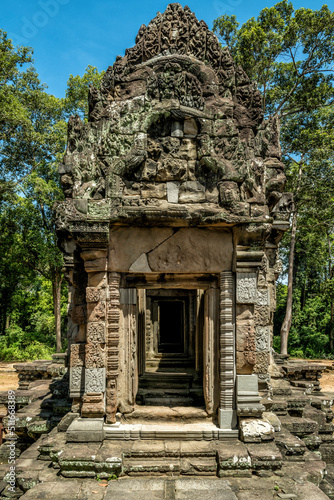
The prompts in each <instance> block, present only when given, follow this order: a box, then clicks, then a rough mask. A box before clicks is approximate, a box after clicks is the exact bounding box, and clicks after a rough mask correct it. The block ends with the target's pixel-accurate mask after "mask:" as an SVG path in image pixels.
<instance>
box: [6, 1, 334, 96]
mask: <svg viewBox="0 0 334 500" xmlns="http://www.w3.org/2000/svg"><path fill="white" fill-rule="evenodd" d="M168 3H169V2H168V1H162V0H143V1H141V2H139V1H138V0H126V1H122V0H117V2H116V1H115V0H109V1H108V0H80V1H79V0H6V1H4V2H2V6H1V20H0V28H1V29H3V30H5V31H7V33H8V34H9V36H10V38H12V39H13V42H14V44H15V45H28V46H31V47H33V49H34V58H35V67H36V69H37V72H38V74H39V75H40V79H41V81H42V82H43V83H46V84H47V85H48V87H49V88H48V91H49V92H50V93H52V94H54V95H56V96H57V97H63V96H64V94H65V88H66V82H67V79H68V77H69V75H70V74H73V75H77V74H79V75H82V74H83V73H84V71H85V68H86V67H87V66H88V65H89V64H91V65H92V66H96V67H97V68H98V70H99V71H101V70H103V69H106V68H107V67H108V66H109V65H112V64H113V63H114V61H115V58H116V56H117V55H124V52H125V49H126V48H128V47H132V46H133V45H134V41H135V37H136V34H137V32H138V29H139V27H140V26H141V24H148V23H149V22H150V20H151V19H152V18H153V17H155V15H156V13H157V12H158V11H160V12H163V11H164V10H165V9H166V6H167V5H168ZM179 3H181V5H182V6H185V5H188V6H189V7H190V9H191V10H192V11H193V12H194V13H195V14H196V16H197V18H198V19H203V20H204V21H205V22H206V23H207V24H208V26H209V28H210V29H211V28H212V23H213V20H214V19H216V18H217V17H218V16H220V15H222V14H229V15H231V14H235V15H236V16H237V19H238V21H239V22H240V23H243V22H245V21H246V20H247V19H249V18H250V17H253V16H254V17H257V15H258V13H259V12H260V10H261V9H263V8H264V7H270V6H272V5H275V3H277V0H257V1H255V0H201V1H200V0H189V1H188V2H182V1H180V2H179ZM324 3H325V2H324ZM326 3H327V5H328V7H329V8H330V9H331V10H334V0H329V1H327V2H326ZM293 5H294V8H295V9H297V8H300V7H306V8H311V9H318V8H320V6H321V5H322V2H315V1H314V0H295V1H293Z"/></svg>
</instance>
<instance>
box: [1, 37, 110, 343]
mask: <svg viewBox="0 0 334 500" xmlns="http://www.w3.org/2000/svg"><path fill="white" fill-rule="evenodd" d="M31 63H32V50H31V49H28V48H26V47H18V48H16V49H15V48H14V47H13V45H12V42H11V41H10V40H8V38H7V35H6V33H5V32H3V31H0V104H1V105H2V106H1V108H0V133H1V135H0V166H1V174H0V175H1V178H0V228H1V230H2V231H1V234H0V245H1V248H2V257H3V259H2V262H1V264H0V305H1V307H0V321H1V332H2V333H4V332H5V331H6V328H7V329H8V325H9V318H10V316H11V317H12V318H16V319H15V321H19V323H20V325H19V326H20V327H24V328H27V329H29V325H28V324H27V321H26V320H25V319H23V318H22V316H21V315H20V314H19V312H18V311H16V310H15V307H17V303H18V297H20V305H21V307H23V309H26V308H25V306H24V305H22V300H23V302H24V301H26V303H27V301H28V302H29V300H30V299H29V293H28V294H22V291H23V290H28V289H30V290H32V289H34V290H38V289H39V288H40V277H43V279H46V280H47V281H49V282H50V283H51V284H52V296H53V312H54V322H55V332H56V345H57V351H58V352H59V351H60V350H61V312H60V308H61V302H62V299H61V291H62V282H63V277H62V272H61V269H62V254H61V252H60V251H59V249H58V247H57V240H56V233H55V227H54V212H53V205H54V203H55V201H57V200H61V199H63V193H62V189H61V187H60V178H59V175H58V164H59V163H61V160H62V155H63V153H64V150H65V146H66V134H67V123H66V121H67V119H68V115H69V114H70V113H80V114H81V116H82V117H83V118H85V117H86V116H87V115H88V104H87V100H88V99H87V98H88V88H89V84H98V83H99V81H100V80H101V78H102V75H103V74H99V73H98V71H97V69H96V68H93V67H91V66H89V67H88V68H87V71H86V73H85V74H84V75H83V76H82V77H80V76H73V75H71V76H70V78H69V81H68V89H67V92H66V98H65V99H59V98H56V97H54V96H52V95H50V94H48V93H47V92H46V86H45V85H43V84H41V82H40V80H39V78H38V75H37V73H36V71H35V69H34V68H33V66H32V65H31ZM22 297H25V298H24V299H22ZM31 322H32V317H31V318H30V323H31Z"/></svg>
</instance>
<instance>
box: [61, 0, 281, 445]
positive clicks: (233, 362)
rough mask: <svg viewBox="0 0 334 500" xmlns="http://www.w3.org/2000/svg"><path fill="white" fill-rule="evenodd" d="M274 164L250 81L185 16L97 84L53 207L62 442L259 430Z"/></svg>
mask: <svg viewBox="0 0 334 500" xmlns="http://www.w3.org/2000/svg"><path fill="white" fill-rule="evenodd" d="M280 155H281V151H280V145H279V124H278V123H277V121H276V120H275V119H270V120H265V119H264V116H263V110H262V107H261V95H260V93H259V91H258V90H257V88H256V84H254V83H252V82H250V81H249V78H248V77H247V75H246V74H245V72H244V71H243V69H242V68H241V67H240V66H236V64H235V63H234V61H233V59H232V57H231V55H230V53H229V51H228V50H227V49H226V48H221V47H220V45H219V43H218V40H217V38H216V37H215V35H214V34H213V33H212V32H210V31H209V29H208V27H207V26H206V24H205V23H204V22H203V21H200V22H199V21H198V20H197V19H196V17H195V15H194V14H193V13H192V12H191V11H190V9H189V8H188V7H185V8H182V7H181V6H180V5H179V4H171V5H169V6H168V7H167V10H166V11H165V13H164V14H160V13H158V15H157V16H156V17H155V18H154V19H153V20H152V21H151V22H150V24H149V25H148V26H147V27H146V26H144V25H143V26H141V28H140V30H139V32H138V35H137V37H136V44H135V46H134V47H132V48H130V49H128V50H127V51H126V53H125V56H124V57H120V56H118V57H117V58H116V62H115V63H114V65H113V66H110V67H109V68H108V69H107V71H106V73H105V75H104V78H103V80H102V83H101V87H100V88H99V89H96V88H93V87H91V88H90V91H89V118H88V123H83V122H82V121H81V119H80V118H79V117H77V116H76V117H72V118H70V120H69V124H68V144H67V150H66V154H65V157H64V163H63V164H62V165H61V166H60V174H61V182H62V186H63V189H64V193H65V201H63V202H61V203H60V204H59V205H58V207H57V231H58V237H59V242H60V243H59V244H60V246H61V248H62V250H63V252H64V260H65V269H66V273H67V277H68V281H69V283H70V285H69V290H70V303H69V327H68V340H69V357H70V396H71V397H72V398H73V406H72V411H74V412H76V414H78V415H79V418H77V419H76V420H75V421H74V422H73V423H72V424H71V426H70V427H69V430H68V440H71V432H73V433H75V440H80V439H82V440H83V441H85V440H103V439H137V440H140V439H159V438H160V437H161V438H162V437H166V435H167V436H171V437H173V436H176V437H180V438H181V439H182V438H185V439H187V436H188V438H189V436H190V437H191V438H192V439H197V440H201V439H203V440H214V439H216V440H217V439H218V440H219V439H228V438H229V437H234V438H235V437H236V436H238V432H239V428H240V427H241V426H242V422H243V421H244V420H245V417H248V418H249V417H253V418H255V419H259V424H260V423H261V416H262V412H263V411H264V409H265V408H264V406H263V404H262V403H261V397H266V396H268V394H270V375H271V374H273V373H275V370H276V365H275V362H274V360H273V350H272V324H273V313H274V311H275V280H276V278H277V276H278V272H279V260H278V256H277V252H278V250H277V247H278V243H279V241H280V238H281V237H282V235H283V232H284V231H285V230H286V229H287V228H288V225H289V223H288V219H289V204H290V202H291V200H289V196H287V195H286V194H283V191H284V186H285V174H284V166H283V164H282V163H281V161H280ZM259 427H261V425H259ZM264 428H265V425H264ZM73 435H74V434H73ZM80 436H81V438H80Z"/></svg>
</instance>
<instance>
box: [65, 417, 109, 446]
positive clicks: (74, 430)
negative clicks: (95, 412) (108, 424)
mask: <svg viewBox="0 0 334 500" xmlns="http://www.w3.org/2000/svg"><path fill="white" fill-rule="evenodd" d="M103 423H104V419H103V418H78V419H76V420H74V421H73V422H72V423H71V425H70V426H69V428H68V429H67V431H66V442H67V443H69V442H74V443H86V442H96V441H97V442H98V441H102V439H103Z"/></svg>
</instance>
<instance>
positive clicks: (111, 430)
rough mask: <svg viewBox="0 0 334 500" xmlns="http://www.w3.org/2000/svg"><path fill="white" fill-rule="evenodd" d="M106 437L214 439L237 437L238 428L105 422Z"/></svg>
mask: <svg viewBox="0 0 334 500" xmlns="http://www.w3.org/2000/svg"><path fill="white" fill-rule="evenodd" d="M103 434H104V439H179V440H194V441H202V440H204V441H212V440H228V439H237V438H238V434H239V431H238V429H235V430H234V429H228V430H226V429H219V428H218V427H217V426H216V425H214V424H208V423H205V424H174V423H171V424H166V423H164V424H119V425H117V424H115V425H108V424H105V425H104V427H103Z"/></svg>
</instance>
